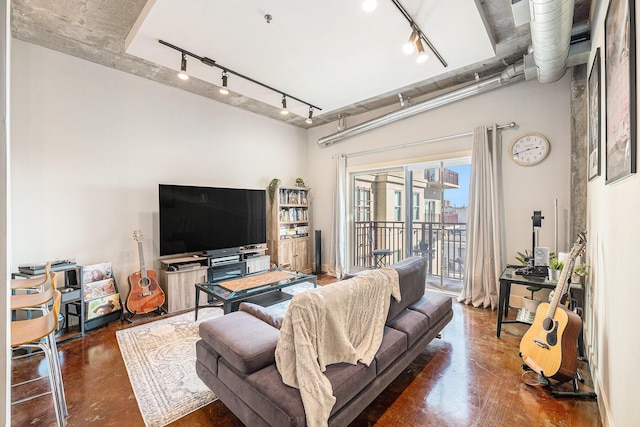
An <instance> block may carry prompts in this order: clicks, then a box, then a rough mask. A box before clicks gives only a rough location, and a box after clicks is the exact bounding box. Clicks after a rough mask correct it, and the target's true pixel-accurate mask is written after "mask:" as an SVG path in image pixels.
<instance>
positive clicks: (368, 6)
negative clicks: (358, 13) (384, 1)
mask: <svg viewBox="0 0 640 427" xmlns="http://www.w3.org/2000/svg"><path fill="white" fill-rule="evenodd" d="M376 7H378V2H377V1H376V0H364V2H362V10H364V11H365V12H373V11H374V10H376Z"/></svg>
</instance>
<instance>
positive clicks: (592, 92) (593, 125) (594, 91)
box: [588, 48, 601, 181]
mask: <svg viewBox="0 0 640 427" xmlns="http://www.w3.org/2000/svg"><path fill="white" fill-rule="evenodd" d="M600 133H601V132H600V48H598V49H596V56H595V58H593V64H592V65H591V72H590V73H589V167H588V170H589V181H591V180H592V179H593V178H595V177H597V176H600Z"/></svg>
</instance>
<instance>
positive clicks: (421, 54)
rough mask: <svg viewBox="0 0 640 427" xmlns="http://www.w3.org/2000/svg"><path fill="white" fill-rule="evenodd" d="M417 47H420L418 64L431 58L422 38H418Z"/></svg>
mask: <svg viewBox="0 0 640 427" xmlns="http://www.w3.org/2000/svg"><path fill="white" fill-rule="evenodd" d="M416 49H418V57H417V58H416V62H417V63H418V64H422V63H423V62H426V60H427V59H429V55H427V52H425V51H424V46H422V40H420V38H418V39H416Z"/></svg>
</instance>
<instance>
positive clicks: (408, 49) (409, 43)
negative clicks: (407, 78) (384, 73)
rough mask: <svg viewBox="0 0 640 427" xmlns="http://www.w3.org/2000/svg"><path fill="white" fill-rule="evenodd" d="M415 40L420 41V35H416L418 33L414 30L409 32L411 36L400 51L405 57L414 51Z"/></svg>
mask: <svg viewBox="0 0 640 427" xmlns="http://www.w3.org/2000/svg"><path fill="white" fill-rule="evenodd" d="M416 40H420V35H419V34H418V31H417V30H416V29H415V28H414V29H413V31H411V36H410V37H409V40H407V42H406V43H405V44H404V45H403V46H402V51H403V52H404V53H406V54H407V55H411V54H412V53H413V51H414V50H415V45H416Z"/></svg>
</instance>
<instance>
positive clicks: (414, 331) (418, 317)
mask: <svg viewBox="0 0 640 427" xmlns="http://www.w3.org/2000/svg"><path fill="white" fill-rule="evenodd" d="M387 326H389V327H391V328H393V329H396V330H398V331H400V332H404V333H405V334H406V335H407V338H408V339H409V342H408V346H409V347H411V346H412V345H413V344H414V343H415V342H416V341H417V340H418V338H420V337H421V336H422V335H424V334H425V333H426V332H427V331H428V330H429V318H428V317H427V316H425V315H424V314H422V313H419V312H417V311H413V310H404V311H403V312H402V313H400V314H398V315H397V316H396V317H395V318H394V319H393V320H390V321H388V322H387Z"/></svg>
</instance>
